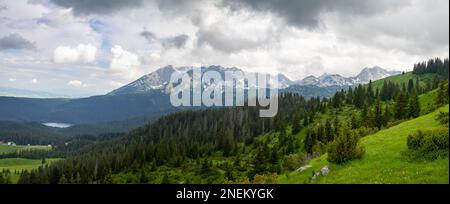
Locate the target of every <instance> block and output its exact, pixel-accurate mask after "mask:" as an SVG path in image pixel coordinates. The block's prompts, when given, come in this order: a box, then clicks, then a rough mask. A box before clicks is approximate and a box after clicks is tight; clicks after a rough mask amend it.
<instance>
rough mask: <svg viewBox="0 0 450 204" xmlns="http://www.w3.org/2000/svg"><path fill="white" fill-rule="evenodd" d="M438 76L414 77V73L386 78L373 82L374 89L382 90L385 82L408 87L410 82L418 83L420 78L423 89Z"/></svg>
mask: <svg viewBox="0 0 450 204" xmlns="http://www.w3.org/2000/svg"><path fill="white" fill-rule="evenodd" d="M436 76H438V75H437V74H423V75H414V74H413V73H412V72H407V73H405V74H402V75H396V76H391V77H386V78H384V79H380V80H377V81H374V82H373V88H374V90H376V88H378V89H380V90H381V87H382V86H383V83H384V81H391V82H394V83H396V84H403V83H404V84H406V85H408V81H409V80H410V79H412V80H413V81H414V83H416V79H417V78H419V83H420V86H421V87H426V86H427V83H428V82H432V81H433V79H434V77H436Z"/></svg>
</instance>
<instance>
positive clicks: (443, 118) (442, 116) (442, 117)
mask: <svg viewBox="0 0 450 204" xmlns="http://www.w3.org/2000/svg"><path fill="white" fill-rule="evenodd" d="M436 120H438V121H439V122H440V123H441V124H443V125H447V126H448V121H449V119H448V112H442V111H441V112H439V114H438V115H437V116H436Z"/></svg>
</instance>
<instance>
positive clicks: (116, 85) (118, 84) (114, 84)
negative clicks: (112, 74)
mask: <svg viewBox="0 0 450 204" xmlns="http://www.w3.org/2000/svg"><path fill="white" fill-rule="evenodd" d="M109 85H110V86H111V87H114V88H119V87H121V86H123V85H124V84H123V83H120V82H117V81H111V82H109Z"/></svg>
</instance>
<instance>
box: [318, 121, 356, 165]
mask: <svg viewBox="0 0 450 204" xmlns="http://www.w3.org/2000/svg"><path fill="white" fill-rule="evenodd" d="M342 129H343V130H341V131H340V133H339V134H338V137H337V138H336V139H335V140H334V141H333V142H332V143H331V144H330V146H329V147H328V158H327V160H328V161H329V162H333V163H338V164H342V163H345V162H348V161H350V160H353V159H358V158H361V157H362V155H363V154H364V147H363V146H362V145H361V144H360V143H359V138H360V137H359V135H357V134H356V133H355V132H354V131H350V130H349V128H348V127H344V128H342Z"/></svg>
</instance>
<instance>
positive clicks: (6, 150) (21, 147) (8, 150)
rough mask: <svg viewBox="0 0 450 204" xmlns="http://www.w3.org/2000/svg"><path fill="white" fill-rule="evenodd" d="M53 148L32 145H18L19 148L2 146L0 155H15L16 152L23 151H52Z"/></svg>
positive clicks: (0, 146)
mask: <svg viewBox="0 0 450 204" xmlns="http://www.w3.org/2000/svg"><path fill="white" fill-rule="evenodd" d="M50 149H51V147H48V146H41V145H32V146H25V145H17V146H11V145H3V144H2V145H0V154H7V153H13V152H16V151H23V150H50Z"/></svg>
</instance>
